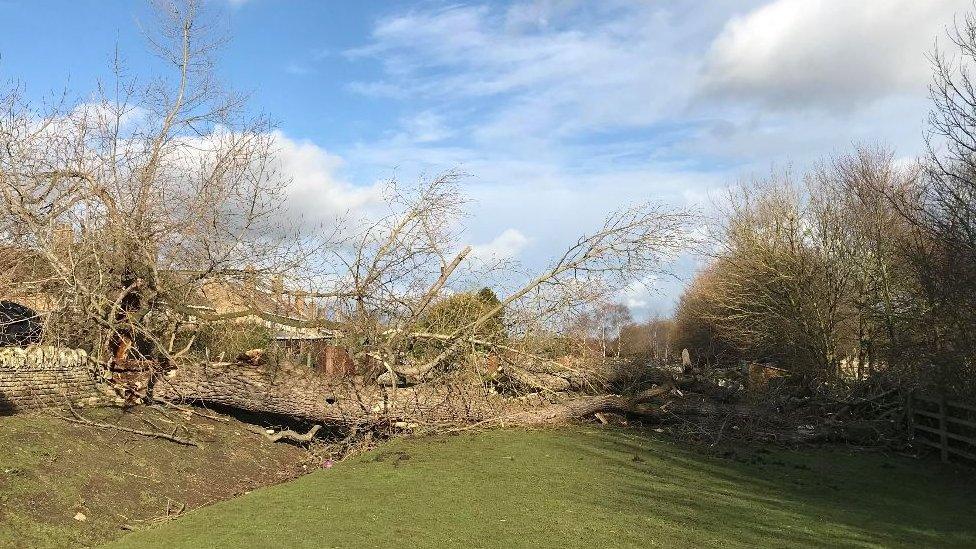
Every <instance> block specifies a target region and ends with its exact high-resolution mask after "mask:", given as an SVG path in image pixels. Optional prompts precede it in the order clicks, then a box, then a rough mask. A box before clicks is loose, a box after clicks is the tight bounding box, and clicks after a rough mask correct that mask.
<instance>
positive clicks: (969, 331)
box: [674, 15, 976, 395]
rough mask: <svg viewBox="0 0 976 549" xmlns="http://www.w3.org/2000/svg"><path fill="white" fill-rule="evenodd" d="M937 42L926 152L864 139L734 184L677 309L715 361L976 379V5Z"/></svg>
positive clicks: (970, 384)
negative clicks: (905, 152) (807, 164)
mask: <svg viewBox="0 0 976 549" xmlns="http://www.w3.org/2000/svg"><path fill="white" fill-rule="evenodd" d="M949 43H950V45H951V48H950V49H951V50H952V53H953V54H954V55H946V54H945V52H944V51H943V50H942V49H938V50H937V51H936V52H935V53H934V55H933V56H932V60H933V61H932V63H933V72H934V75H933V82H932V84H931V85H930V95H931V99H932V109H931V112H930V116H929V124H928V132H927V135H926V143H927V150H926V153H925V154H924V155H923V157H922V158H920V159H918V160H913V161H902V160H899V159H897V158H895V156H894V154H893V153H892V152H891V151H889V150H886V149H884V148H881V147H860V148H858V149H856V150H855V151H853V152H852V153H849V154H843V155H839V156H836V157H834V158H831V159H828V160H825V161H823V162H821V163H819V164H818V165H816V166H814V167H813V168H812V169H810V170H808V171H806V172H805V173H802V174H795V173H791V172H790V171H778V172H774V173H772V174H770V175H769V176H768V177H765V178H762V179H759V180H755V181H751V182H748V183H746V184H743V185H741V186H738V187H736V188H735V189H734V190H732V191H730V192H729V196H728V200H727V201H725V202H724V204H723V205H722V206H721V207H720V209H721V215H720V216H719V219H720V221H719V222H718V223H717V224H716V226H715V227H714V230H713V231H712V232H711V236H712V238H713V239H714V241H713V242H710V243H709V246H708V248H709V250H710V254H711V255H712V256H713V259H712V261H711V262H710V264H709V266H708V267H707V268H706V269H704V270H703V271H702V272H701V273H700V274H698V275H697V277H696V278H695V280H694V281H693V282H692V283H691V284H690V285H689V287H688V288H687V290H686V291H685V293H684V295H683V296H682V297H681V300H680V303H679V305H678V308H677V312H676V315H675V332H674V340H675V341H674V343H675V346H676V347H678V348H681V347H687V348H689V349H691V350H692V353H693V355H694V356H695V357H696V358H697V359H698V360H699V361H700V362H702V363H710V364H730V363H735V362H737V361H739V360H749V361H764V362H769V363H774V364H778V365H780V366H781V367H783V368H787V369H789V370H791V371H792V372H794V373H795V374H798V375H799V376H801V377H802V378H803V379H807V380H810V381H811V382H842V381H849V380H857V379H864V378H867V377H871V376H872V375H874V374H877V373H879V372H885V374H886V375H888V376H895V377H897V378H898V379H899V380H901V381H903V382H904V383H907V384H913V385H922V386H926V387H932V388H937V389H939V390H942V391H945V392H948V393H952V394H957V395H959V394H966V395H973V394H976V367H974V357H976V87H974V83H973V81H972V77H971V70H972V69H971V67H972V66H973V61H974V60H976V19H974V17H973V16H972V15H969V16H967V17H966V18H965V19H963V20H962V21H961V22H960V23H959V24H958V25H957V27H956V28H955V29H954V30H953V31H952V32H950V34H949Z"/></svg>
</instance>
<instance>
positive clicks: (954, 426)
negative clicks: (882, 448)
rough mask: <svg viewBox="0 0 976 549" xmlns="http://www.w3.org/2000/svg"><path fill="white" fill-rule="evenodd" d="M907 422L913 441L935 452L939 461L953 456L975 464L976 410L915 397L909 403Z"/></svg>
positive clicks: (950, 401) (951, 403) (923, 397)
mask: <svg viewBox="0 0 976 549" xmlns="http://www.w3.org/2000/svg"><path fill="white" fill-rule="evenodd" d="M908 418H909V428H910V430H911V431H910V433H911V437H912V439H913V440H914V441H915V442H916V443H919V444H921V445H924V446H928V447H930V448H934V449H936V450H938V451H939V453H940V454H941V456H942V461H949V458H950V457H952V456H956V457H960V458H963V459H965V460H968V461H969V462H970V463H973V464H976V406H974V405H972V404H965V403H962V402H956V401H952V400H946V399H945V398H940V397H930V396H921V395H914V396H912V397H911V398H910V399H909V400H908Z"/></svg>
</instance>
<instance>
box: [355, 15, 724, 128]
mask: <svg viewBox="0 0 976 549" xmlns="http://www.w3.org/2000/svg"><path fill="white" fill-rule="evenodd" d="M574 8H575V9H574ZM687 9H689V8H688V7H687V6H685V3H684V2H674V3H672V4H671V5H670V6H668V7H665V6H659V5H653V4H649V3H648V4H644V3H616V2H615V3H592V4H586V3H572V2H561V3H556V2H537V3H528V4H524V3H520V4H516V5H514V6H512V7H510V8H509V9H507V10H498V9H494V8H491V7H488V6H453V7H449V8H446V9H439V10H429V11H413V12H409V13H405V14H401V15H397V16H395V17H390V18H387V19H385V20H383V21H381V22H380V23H379V24H378V25H377V26H376V27H375V28H374V30H373V33H372V38H373V41H372V43H371V44H369V45H367V46H365V47H362V48H356V49H353V50H349V51H348V52H347V56H349V57H350V58H352V59H359V58H363V57H370V58H377V59H379V60H380V61H381V62H382V63H383V66H384V71H385V75H386V78H384V79H380V80H373V81H366V82H357V83H353V84H352V85H351V89H353V90H355V91H358V92H361V93H367V94H376V95H385V96H388V97H396V98H407V97H414V98H422V99H428V100H437V101H443V102H456V101H461V100H491V99H498V100H499V101H500V103H499V104H498V105H495V106H493V107H491V108H490V112H489V113H488V114H487V120H486V121H485V123H484V124H479V127H477V128H475V130H476V132H477V133H476V134H475V136H474V137H476V138H478V139H481V140H483V141H488V140H492V141H497V140H502V139H512V138H515V139H516V140H520V139H521V138H523V137H527V136H546V137H565V136H570V135H573V134H575V133H578V132H580V131H586V130H592V129H604V130H605V129H606V128H607V127H623V128H628V127H634V126H639V125H644V124H649V123H653V122H655V121H656V120H658V119H659V118H661V117H662V116H665V115H666V113H668V112H669V111H671V110H672V109H674V108H676V106H677V105H678V104H679V103H681V101H682V100H683V99H682V98H683V96H684V95H685V94H686V93H687V91H688V90H689V88H690V86H691V83H692V82H693V81H694V79H695V76H696V70H697V64H696V61H695V58H694V56H693V55H692V52H685V53H684V54H681V53H679V52H677V51H676V50H675V48H674V47H673V42H674V41H675V40H677V38H678V36H679V35H680V32H681V30H688V29H689V27H694V26H696V25H705V24H708V22H709V21H712V20H714V19H716V18H715V17H714V16H713V14H712V12H710V13H708V14H699V17H698V18H697V19H696V18H679V17H678V13H679V12H681V11H682V10H687ZM712 11H713V12H718V11H720V10H712Z"/></svg>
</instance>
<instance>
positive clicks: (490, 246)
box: [470, 229, 529, 261]
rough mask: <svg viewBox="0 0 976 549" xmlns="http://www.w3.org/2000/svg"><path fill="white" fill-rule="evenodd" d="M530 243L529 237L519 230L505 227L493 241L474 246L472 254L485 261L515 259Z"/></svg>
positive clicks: (473, 256)
mask: <svg viewBox="0 0 976 549" xmlns="http://www.w3.org/2000/svg"><path fill="white" fill-rule="evenodd" d="M528 243H529V239H528V237H526V236H525V235H524V234H522V233H521V232H519V231H518V230H516V229H505V231H504V232H502V233H501V234H500V235H498V236H496V237H495V238H494V240H492V241H491V242H488V243H487V244H479V245H475V246H472V247H471V254H470V256H471V257H472V258H475V259H480V260H484V261H501V260H505V259H513V258H515V257H517V256H518V255H519V254H520V253H521V252H522V250H523V249H525V246H526V245H528Z"/></svg>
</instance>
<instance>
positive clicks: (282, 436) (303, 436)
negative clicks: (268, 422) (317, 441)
mask: <svg viewBox="0 0 976 549" xmlns="http://www.w3.org/2000/svg"><path fill="white" fill-rule="evenodd" d="M321 429H322V426H321V425H313V426H312V428H311V429H309V430H308V432H307V433H298V432H295V431H292V430H291V429H285V430H283V431H278V432H277V433H274V434H271V435H269V434H267V433H265V435H264V436H265V438H267V439H268V440H270V441H271V442H278V441H279V440H290V441H292V442H311V441H312V439H313V438H315V434H316V433H318V432H319V430H321Z"/></svg>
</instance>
